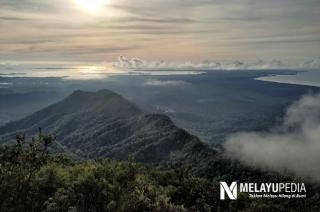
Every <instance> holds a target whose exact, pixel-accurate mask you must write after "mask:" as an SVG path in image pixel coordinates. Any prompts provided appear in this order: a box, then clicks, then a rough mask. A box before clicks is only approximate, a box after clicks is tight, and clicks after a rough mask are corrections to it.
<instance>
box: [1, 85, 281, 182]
mask: <svg viewBox="0 0 320 212" xmlns="http://www.w3.org/2000/svg"><path fill="white" fill-rule="evenodd" d="M39 128H41V129H42V131H43V132H44V133H49V134H52V135H54V136H55V137H56V142H55V143H54V146H53V147H52V151H53V152H64V153H67V154H70V155H74V156H76V157H79V158H82V159H96V158H106V157H107V158H112V159H117V160H127V159H130V158H132V159H134V160H135V161H137V162H142V163H150V164H158V165H164V166H175V167H178V168H183V169H184V170H186V171H187V172H188V173H190V174H194V175H197V176H201V177H208V178H215V177H224V178H228V179H250V178H251V179H256V178H260V177H261V175H262V174H263V176H264V177H269V175H270V173H269V172H264V173H262V172H261V171H259V170H256V169H253V168H250V167H245V166H243V165H241V164H240V163H239V162H238V161H233V160H229V159H228V158H225V157H224V155H223V153H222V152H221V151H218V150H214V149H211V148H209V147H208V146H207V145H206V144H204V143H202V142H201V141H200V140H199V139H198V138H197V137H196V136H194V135H191V134H189V133H188V132H186V131H185V130H183V129H180V128H178V127H177V126H176V125H175V124H174V123H173V122H172V121H171V120H170V118H169V117H167V116H165V115H160V114H153V113H146V112H144V111H142V110H141V109H139V108H138V107H137V106H136V105H135V104H133V103H131V102H130V101H128V100H126V99H125V98H123V97H122V96H120V95H118V94H116V93H114V92H112V91H109V90H101V91H97V92H84V91H80V90H78V91H75V92H74V93H73V94H71V95H70V96H69V97H67V98H65V99H64V100H62V101H60V102H58V103H56V104H53V105H51V106H49V107H47V108H44V109H42V110H40V111H38V112H36V113H34V114H32V115H30V116H28V117H26V118H24V119H21V120H19V121H15V122H11V123H8V124H6V125H4V126H2V127H0V143H2V144H8V143H10V141H14V139H15V135H16V134H17V133H23V134H25V135H26V136H27V137H31V136H35V135H37V133H38V130H39ZM270 176H271V177H274V176H276V175H274V173H272V174H271V175H270Z"/></svg>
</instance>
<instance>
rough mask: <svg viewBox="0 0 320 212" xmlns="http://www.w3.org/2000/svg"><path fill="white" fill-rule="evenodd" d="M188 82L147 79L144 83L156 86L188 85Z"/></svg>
mask: <svg viewBox="0 0 320 212" xmlns="http://www.w3.org/2000/svg"><path fill="white" fill-rule="evenodd" d="M187 84H188V83H187V82H185V81H183V80H147V81H146V82H145V83H144V85H146V86H156V87H168V86H170V87H172V86H174V87H176V86H183V85H187Z"/></svg>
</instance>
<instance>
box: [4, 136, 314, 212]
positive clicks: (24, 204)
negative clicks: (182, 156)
mask: <svg viewBox="0 0 320 212" xmlns="http://www.w3.org/2000/svg"><path fill="white" fill-rule="evenodd" d="M53 142H54V139H53V138H52V137H51V136H46V135H42V134H41V132H40V134H39V136H38V137H37V138H34V139H32V140H31V141H27V140H26V138H25V137H24V136H21V135H20V136H17V137H16V144H15V145H13V146H9V147H1V151H0V211H6V212H7V211H8V212H11V211H48V212H49V211H51V212H53V211H54V212H56V211H80V212H82V211H83V212H84V211H86V212H87V211H89V212H90V211H92V212H95V211H97V212H100V211H130V212H131V211H132V212H134V211H137V212H138V211H139V212H140V211H159V212H160V211H217V210H220V211H272V210H277V211H286V210H287V209H288V208H286V207H285V206H283V204H287V205H288V206H290V204H291V203H286V202H281V203H276V202H272V201H263V202H262V201H254V200H250V199H248V198H247V197H246V196H243V197H241V198H240V200H239V201H236V202H235V201H233V202H232V201H220V200H219V199H218V198H219V196H218V195H219V191H218V188H219V186H218V185H219V184H218V181H217V180H208V179H205V178H196V177H193V176H191V175H189V174H188V173H187V172H186V171H185V170H184V169H183V168H182V166H180V167H173V168H171V169H163V168H160V167H151V166H146V165H142V164H137V163H134V162H131V161H127V162H124V161H115V160H110V159H97V160H94V161H75V160H71V159H68V158H66V157H65V156H61V155H60V156H59V155H51V154H49V153H48V146H49V145H50V144H51V143H53ZM308 201H309V202H310V204H309V205H308V202H306V203H303V204H302V203H301V204H299V205H298V206H299V207H297V208H298V209H299V210H301V211H308V210H313V211H316V210H319V204H314V203H317V202H319V196H315V197H313V198H311V199H308ZM311 204H312V205H313V207H314V208H311V207H310V205H311ZM317 205H318V206H317ZM293 206H297V205H293ZM316 207H317V208H316ZM298 209H297V210H298ZM292 211H294V209H292Z"/></svg>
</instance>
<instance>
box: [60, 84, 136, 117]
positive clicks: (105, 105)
mask: <svg viewBox="0 0 320 212" xmlns="http://www.w3.org/2000/svg"><path fill="white" fill-rule="evenodd" d="M54 107H58V108H59V110H60V111H61V108H64V111H65V112H67V113H70V112H87V113H88V112H91V113H99V114H100V115H111V114H112V115H119V116H122V115H126V114H127V115H128V114H130V115H132V114H139V113H141V112H142V111H141V110H140V109H139V108H138V107H137V106H136V105H135V104H133V103H131V102H129V101H128V100H127V99H125V98H123V97H122V96H121V95H119V94H117V93H114V92H113V91H110V90H107V89H104V90H99V91H96V92H89V91H82V90H76V91H74V92H73V93H72V94H71V95H70V96H68V97H67V98H66V99H64V100H62V101H61V102H59V103H57V104H55V105H54Z"/></svg>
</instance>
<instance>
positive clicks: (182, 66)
mask: <svg viewBox="0 0 320 212" xmlns="http://www.w3.org/2000/svg"><path fill="white" fill-rule="evenodd" d="M112 65H113V66H114V67H116V68H122V69H132V70H155V71H156V70H200V71H203V70H253V69H254V70H256V69H287V68H294V66H292V65H290V64H285V63H283V62H282V61H280V60H270V61H264V60H257V61H254V62H245V61H238V60H237V61H233V62H218V61H209V60H204V61H202V62H199V63H194V62H182V63H173V62H167V61H164V60H162V61H147V60H143V59H139V58H137V57H133V58H127V57H125V56H120V57H119V58H118V61H116V62H113V63H112Z"/></svg>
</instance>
